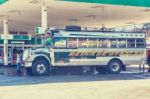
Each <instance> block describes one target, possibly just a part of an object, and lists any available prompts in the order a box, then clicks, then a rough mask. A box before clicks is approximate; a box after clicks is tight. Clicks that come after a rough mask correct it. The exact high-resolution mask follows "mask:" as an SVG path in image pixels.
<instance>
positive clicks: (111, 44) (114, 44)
mask: <svg viewBox="0 0 150 99" xmlns="http://www.w3.org/2000/svg"><path fill="white" fill-rule="evenodd" d="M109 43H110V45H109V47H110V48H117V40H116V39H109Z"/></svg>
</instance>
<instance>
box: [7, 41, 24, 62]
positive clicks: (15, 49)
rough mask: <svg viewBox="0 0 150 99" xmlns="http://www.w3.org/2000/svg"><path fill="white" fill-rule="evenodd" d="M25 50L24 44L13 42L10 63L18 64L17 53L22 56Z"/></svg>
mask: <svg viewBox="0 0 150 99" xmlns="http://www.w3.org/2000/svg"><path fill="white" fill-rule="evenodd" d="M23 50H24V42H11V51H10V57H9V58H10V63H11V64H16V59H17V53H19V54H22V53H23Z"/></svg>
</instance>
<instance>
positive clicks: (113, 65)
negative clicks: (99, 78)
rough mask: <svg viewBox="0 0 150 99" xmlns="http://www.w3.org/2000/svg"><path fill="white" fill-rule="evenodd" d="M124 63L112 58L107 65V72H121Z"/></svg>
mask: <svg viewBox="0 0 150 99" xmlns="http://www.w3.org/2000/svg"><path fill="white" fill-rule="evenodd" d="M122 67H123V64H122V62H121V61H119V60H116V59H114V60H111V61H110V62H109V63H108V65H107V72H108V73H110V74H119V73H120V72H121V70H122Z"/></svg>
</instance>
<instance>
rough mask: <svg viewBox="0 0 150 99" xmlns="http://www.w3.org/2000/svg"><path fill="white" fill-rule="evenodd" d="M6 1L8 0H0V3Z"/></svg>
mask: <svg viewBox="0 0 150 99" xmlns="http://www.w3.org/2000/svg"><path fill="white" fill-rule="evenodd" d="M6 1H8V0H0V5H1V4H3V3H5V2H6Z"/></svg>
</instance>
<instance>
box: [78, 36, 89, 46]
mask: <svg viewBox="0 0 150 99" xmlns="http://www.w3.org/2000/svg"><path fill="white" fill-rule="evenodd" d="M78 47H79V48H87V39H86V38H79V39H78Z"/></svg>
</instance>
